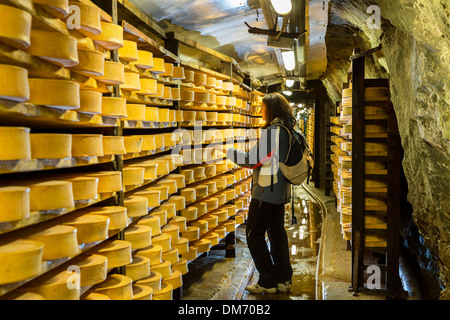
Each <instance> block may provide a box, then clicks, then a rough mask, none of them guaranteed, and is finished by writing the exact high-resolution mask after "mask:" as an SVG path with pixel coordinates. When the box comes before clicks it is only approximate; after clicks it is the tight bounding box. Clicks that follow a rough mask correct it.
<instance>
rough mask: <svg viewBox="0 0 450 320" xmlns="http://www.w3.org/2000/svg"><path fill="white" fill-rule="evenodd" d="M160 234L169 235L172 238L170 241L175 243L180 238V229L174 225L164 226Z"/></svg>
mask: <svg viewBox="0 0 450 320" xmlns="http://www.w3.org/2000/svg"><path fill="white" fill-rule="evenodd" d="M161 232H162V233H167V234H169V235H170V236H171V237H172V238H171V241H176V240H178V239H179V238H180V227H179V226H177V225H174V224H170V223H169V224H166V225H165V226H164V227H162V228H161Z"/></svg>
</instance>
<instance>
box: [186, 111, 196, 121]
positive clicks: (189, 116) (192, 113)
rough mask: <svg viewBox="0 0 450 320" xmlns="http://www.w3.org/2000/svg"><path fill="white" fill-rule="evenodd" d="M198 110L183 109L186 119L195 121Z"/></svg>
mask: <svg viewBox="0 0 450 320" xmlns="http://www.w3.org/2000/svg"><path fill="white" fill-rule="evenodd" d="M196 114H197V111H186V110H184V111H183V118H184V121H195V118H196Z"/></svg>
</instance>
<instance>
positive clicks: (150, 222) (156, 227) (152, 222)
mask: <svg viewBox="0 0 450 320" xmlns="http://www.w3.org/2000/svg"><path fill="white" fill-rule="evenodd" d="M137 224H140V225H145V226H148V227H150V228H151V229H152V235H153V236H157V235H159V234H161V220H160V218H159V217H155V216H152V215H150V216H145V217H142V218H141V219H140V220H139V221H138V223H137Z"/></svg>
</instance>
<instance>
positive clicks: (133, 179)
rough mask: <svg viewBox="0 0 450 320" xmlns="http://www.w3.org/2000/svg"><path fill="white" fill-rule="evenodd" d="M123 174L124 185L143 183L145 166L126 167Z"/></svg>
mask: <svg viewBox="0 0 450 320" xmlns="http://www.w3.org/2000/svg"><path fill="white" fill-rule="evenodd" d="M122 175H123V185H124V186H134V185H142V184H143V183H144V168H141V167H124V168H123V169H122Z"/></svg>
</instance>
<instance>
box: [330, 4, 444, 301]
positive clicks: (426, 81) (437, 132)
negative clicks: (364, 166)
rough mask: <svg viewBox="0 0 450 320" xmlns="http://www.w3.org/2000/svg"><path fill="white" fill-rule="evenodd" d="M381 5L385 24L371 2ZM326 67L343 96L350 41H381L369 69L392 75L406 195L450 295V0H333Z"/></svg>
mask: <svg viewBox="0 0 450 320" xmlns="http://www.w3.org/2000/svg"><path fill="white" fill-rule="evenodd" d="M370 5H378V6H379V8H380V9H381V16H382V20H381V21H382V24H381V28H380V29H371V28H369V25H368V23H367V22H368V18H369V16H370V14H369V13H367V8H368V7H369V6H370ZM330 12H331V14H330V20H329V21H330V24H329V26H328V31H327V39H326V40H327V50H328V69H327V72H326V73H325V74H324V76H323V77H322V78H321V80H322V82H323V84H324V86H325V88H326V89H327V92H328V95H329V97H330V99H331V100H332V101H333V102H335V101H338V100H340V98H341V96H340V92H341V90H342V83H344V82H346V80H347V72H348V70H349V67H350V64H349V60H348V57H349V56H350V55H351V48H352V47H359V48H361V49H362V50H366V49H369V48H372V47H376V46H378V45H379V44H381V45H382V47H383V51H382V55H380V54H378V55H373V57H369V61H368V62H367V70H366V77H367V78H372V77H389V79H390V85H391V88H390V89H391V95H392V102H393V105H394V108H395V111H396V115H397V119H398V122H399V130H400V135H401V139H402V146H403V149H404V160H403V169H404V172H405V176H406V179H407V182H408V190H409V194H408V201H409V202H410V203H411V205H412V208H413V219H414V222H415V224H416V225H417V227H418V229H419V232H420V234H421V236H422V237H423V239H424V242H425V245H426V246H427V248H428V249H429V251H430V253H431V254H433V255H434V256H435V257H436V258H437V259H436V260H437V261H438V266H439V272H438V273H439V280H440V282H441V287H442V289H443V290H442V291H441V293H440V298H441V299H450V4H449V2H448V0H427V1H419V0H358V1H354V0H332V1H331V11H330Z"/></svg>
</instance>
